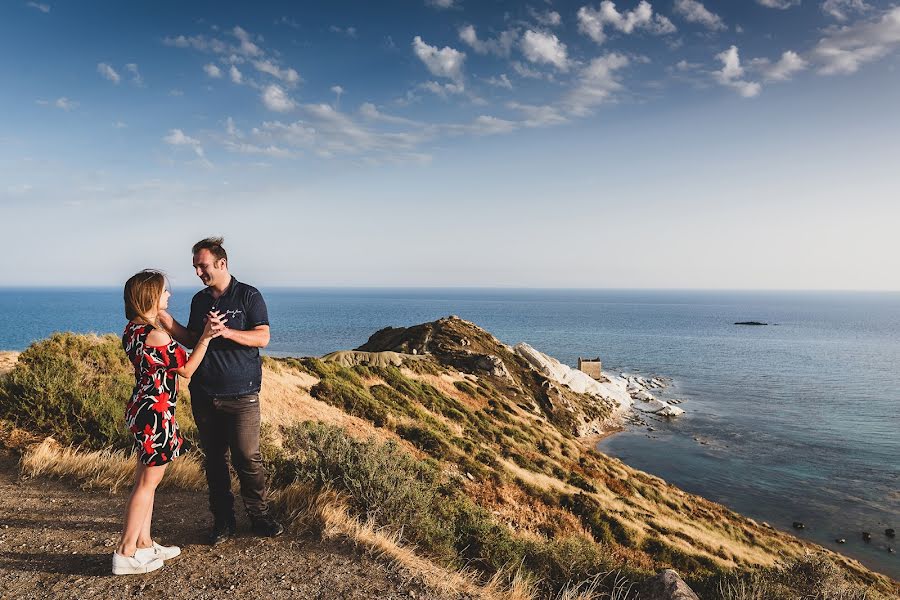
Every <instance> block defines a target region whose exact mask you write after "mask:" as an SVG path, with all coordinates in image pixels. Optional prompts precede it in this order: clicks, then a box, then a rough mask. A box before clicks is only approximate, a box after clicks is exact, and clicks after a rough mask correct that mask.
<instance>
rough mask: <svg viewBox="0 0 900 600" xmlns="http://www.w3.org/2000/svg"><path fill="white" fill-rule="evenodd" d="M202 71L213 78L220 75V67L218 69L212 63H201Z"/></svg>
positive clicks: (217, 77)
mask: <svg viewBox="0 0 900 600" xmlns="http://www.w3.org/2000/svg"><path fill="white" fill-rule="evenodd" d="M203 72H204V73H206V74H207V75H208V76H209V77H212V78H213V79H219V78H220V77H222V69H220V68H219V67H218V66H216V65H214V64H213V63H207V64H205V65H203Z"/></svg>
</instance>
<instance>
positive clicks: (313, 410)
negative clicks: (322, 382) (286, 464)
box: [259, 365, 388, 442]
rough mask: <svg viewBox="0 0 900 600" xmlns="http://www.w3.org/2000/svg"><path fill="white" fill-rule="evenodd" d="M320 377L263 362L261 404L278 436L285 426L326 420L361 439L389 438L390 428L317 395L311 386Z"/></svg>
mask: <svg viewBox="0 0 900 600" xmlns="http://www.w3.org/2000/svg"><path fill="white" fill-rule="evenodd" d="M318 382H319V380H318V379H317V378H316V377H313V376H312V375H310V374H308V373H304V372H301V371H299V370H297V369H294V368H292V367H288V366H284V365H279V368H278V369H273V368H270V367H269V366H268V365H265V366H263V385H262V390H261V391H260V395H259V408H260V411H261V415H260V416H261V418H262V421H263V422H264V423H268V424H269V425H271V426H272V428H271V431H272V433H273V435H274V437H275V438H276V440H275V441H276V442H280V441H281V440H280V439H278V438H279V436H280V431H281V428H282V427H289V426H291V425H296V424H298V423H302V422H303V421H322V422H323V423H329V424H332V425H337V426H339V427H342V428H344V429H345V430H346V431H347V433H349V434H350V435H352V436H353V437H355V438H357V439H365V438H369V437H372V436H375V437H377V438H379V439H385V438H386V437H387V434H388V432H386V431H385V430H384V429H383V428H377V427H375V426H374V425H372V423H370V422H369V421H366V420H365V419H360V418H359V417H354V416H353V415H349V414H347V413H346V412H344V411H342V410H341V409H339V408H337V407H335V406H332V405H330V404H326V403H325V402H322V401H321V400H317V399H316V398H313V397H312V396H311V395H310V394H309V389H310V388H311V387H312V386H314V385H315V384H317V383H318Z"/></svg>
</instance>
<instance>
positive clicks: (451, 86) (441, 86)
mask: <svg viewBox="0 0 900 600" xmlns="http://www.w3.org/2000/svg"><path fill="white" fill-rule="evenodd" d="M418 87H419V89H423V90H425V91H428V92H431V93H432V94H434V95H436V96H440V97H441V98H447V97H448V96H455V95H459V94H463V93H465V91H466V86H465V85H463V84H461V83H438V82H437V81H426V82H424V83H420V84H419V86H418Z"/></svg>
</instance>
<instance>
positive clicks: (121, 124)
mask: <svg viewBox="0 0 900 600" xmlns="http://www.w3.org/2000/svg"><path fill="white" fill-rule="evenodd" d="M113 127H115V128H116V129H125V128H127V127H128V123H125V122H124V121H113Z"/></svg>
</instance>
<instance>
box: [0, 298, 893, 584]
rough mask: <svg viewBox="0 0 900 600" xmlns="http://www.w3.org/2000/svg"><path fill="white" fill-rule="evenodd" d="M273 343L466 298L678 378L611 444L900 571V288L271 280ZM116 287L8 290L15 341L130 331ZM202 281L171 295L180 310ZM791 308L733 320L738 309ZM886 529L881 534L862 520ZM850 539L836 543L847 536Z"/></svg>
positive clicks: (494, 325) (685, 484) (331, 343)
mask: <svg viewBox="0 0 900 600" xmlns="http://www.w3.org/2000/svg"><path fill="white" fill-rule="evenodd" d="M262 291H263V293H264V294H265V296H266V298H267V301H268V304H269V312H270V317H271V320H272V325H273V329H272V331H273V333H272V343H271V345H270V347H269V349H268V350H269V352H270V353H273V354H296V355H320V354H324V353H326V352H331V351H333V350H337V349H346V348H353V347H356V346H358V345H360V344H362V343H363V342H365V340H366V339H367V338H368V336H369V335H370V334H371V333H373V332H374V331H375V330H377V329H380V328H382V327H385V326H388V325H393V326H398V325H411V324H415V323H420V322H424V321H430V320H434V319H436V318H438V317H441V316H446V315H448V314H457V315H459V316H461V317H463V318H465V319H469V320H471V321H474V322H475V323H477V324H479V325H481V326H482V327H484V328H485V329H487V330H489V331H491V332H492V333H493V334H494V335H496V336H497V337H498V338H500V339H501V340H503V341H504V342H508V343H516V342H519V341H525V342H528V343H529V344H531V345H533V346H534V347H536V348H538V349H539V350H541V351H543V352H546V353H548V354H551V355H553V356H555V357H557V358H559V359H560V360H562V361H563V362H566V363H568V364H574V362H575V360H576V358H577V357H578V356H579V355H581V356H597V355H599V356H600V357H601V358H602V359H603V362H604V368H605V369H614V370H627V371H631V372H639V373H644V374H652V375H663V376H666V377H670V378H671V379H672V381H673V385H672V387H671V388H670V389H669V390H668V391H667V395H669V396H672V397H678V398H684V399H685V400H686V401H685V403H684V404H682V407H683V408H684V409H685V410H687V411H688V412H687V414H686V415H685V416H684V417H682V418H680V419H678V420H677V421H673V422H672V423H666V422H655V421H654V422H653V423H652V424H653V426H654V427H655V428H656V431H655V432H652V433H651V432H648V431H646V429H645V428H637V429H635V430H632V431H629V432H625V433H622V434H619V435H616V436H613V437H611V438H607V439H606V440H604V441H603V442H602V443H601V446H600V449H601V450H602V451H604V452H607V453H609V454H611V455H614V456H618V457H620V458H622V459H623V460H624V461H625V462H627V463H628V464H631V465H633V466H635V467H637V468H639V469H643V470H646V471H648V472H651V473H654V474H656V475H659V476H660V477H662V478H664V479H666V480H667V481H669V482H671V483H674V484H676V485H678V486H679V487H682V488H684V489H686V490H688V491H691V492H695V493H698V494H701V495H703V496H705V497H707V498H710V499H712V500H715V501H718V502H722V503H724V504H726V505H728V506H730V507H731V508H734V509H735V510H738V511H740V512H742V513H744V514H746V515H748V516H751V517H753V518H756V519H759V520H763V521H767V522H769V523H771V524H772V525H773V526H776V527H779V528H782V529H786V530H789V529H790V526H791V522H792V521H795V520H799V521H803V522H805V523H806V526H807V529H806V530H805V531H803V532H799V535H801V536H804V537H807V538H809V539H811V540H813V541H816V542H818V543H821V544H824V545H826V546H829V547H831V548H834V549H836V550H838V551H840V552H843V553H845V554H848V555H850V556H853V557H855V558H858V559H860V560H861V561H862V562H864V563H865V564H867V565H868V566H870V567H871V568H873V569H876V570H879V571H881V572H884V573H887V574H889V575H891V576H893V577H894V578H898V579H900V560H898V555H897V554H893V555H891V554H888V553H887V552H886V550H885V547H886V545H887V543H888V540H887V538H885V537H884V536H883V535H882V532H883V530H884V529H885V528H886V527H894V528H900V459H898V457H900V410H898V404H900V403H898V399H900V294H897V293H786V292H777V293H776V292H771V293H769V292H707V291H688V292H680V291H679V292H672V291H643V290H642V291H624V290H623V291H572V290H553V291H548V290H502V291H501V290H458V289H457V290H385V289H380V290H360V289H356V290H328V289H315V290H312V289H294V290H288V289H263V290H262ZM120 294H121V292H120V291H119V290H117V289H115V290H114V289H83V290H37V289H32V290H15V289H2V290H0V348H2V349H22V348H24V347H26V346H27V345H28V344H29V343H31V342H32V341H33V340H36V339H40V338H43V337H46V336H47V335H49V334H50V333H51V332H53V331H57V330H72V331H97V332H106V331H112V332H119V331H121V328H122V326H123V325H124V317H123V316H122V307H121V296H120ZM191 294H192V290H176V291H175V295H174V297H173V299H172V301H171V306H172V310H173V312H174V314H175V315H176V317H177V318H179V320H181V321H182V322H184V321H186V319H187V307H188V305H189V302H190V296H191ZM745 320H759V321H767V322H769V323H777V325H770V326H768V327H741V326H735V325H733V323H734V322H735V321H745ZM863 530H868V531H871V532H872V533H873V540H872V542H871V543H870V544H865V543H863V541H862V539H861V532H862V531H863ZM838 537H843V538H846V539H847V543H846V544H845V545H838V544H836V543H835V542H834V539H835V538H838Z"/></svg>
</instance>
